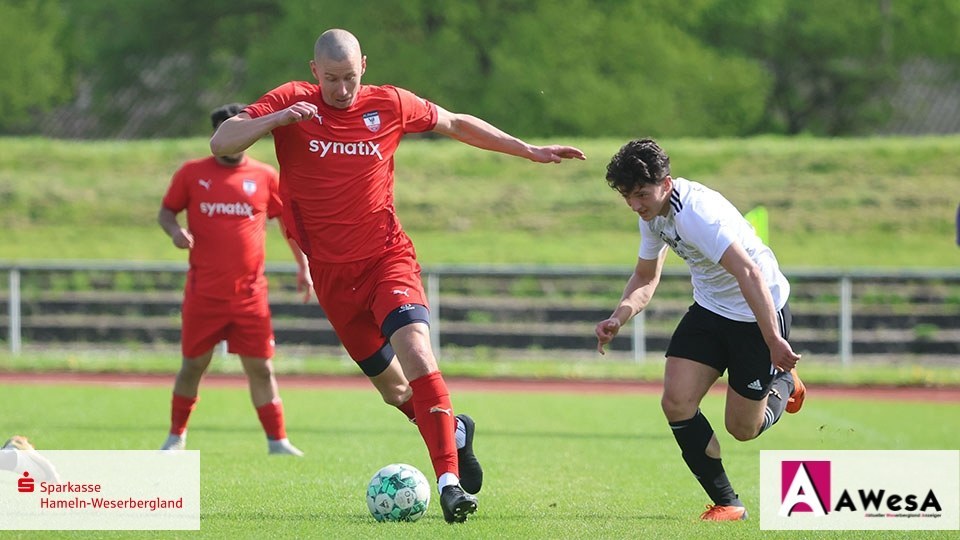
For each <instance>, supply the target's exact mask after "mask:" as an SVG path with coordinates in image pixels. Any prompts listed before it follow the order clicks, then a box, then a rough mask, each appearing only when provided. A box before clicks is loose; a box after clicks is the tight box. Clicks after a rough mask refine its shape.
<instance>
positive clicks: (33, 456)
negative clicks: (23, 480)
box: [0, 435, 60, 483]
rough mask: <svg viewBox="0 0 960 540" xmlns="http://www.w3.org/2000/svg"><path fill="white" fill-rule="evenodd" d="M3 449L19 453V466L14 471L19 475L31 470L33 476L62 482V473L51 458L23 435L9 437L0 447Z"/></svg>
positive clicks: (42, 479)
mask: <svg viewBox="0 0 960 540" xmlns="http://www.w3.org/2000/svg"><path fill="white" fill-rule="evenodd" d="M0 449H2V450H13V451H15V452H16V454H17V466H16V467H15V468H14V470H13V472H15V473H17V474H18V475H20V474H23V473H24V472H29V473H30V474H31V475H33V477H34V478H35V479H37V480H40V481H47V482H53V483H59V482H60V475H59V474H57V469H56V467H54V466H53V463H50V460H48V459H47V458H45V457H43V456H41V455H40V452H37V449H36V448H34V447H33V445H32V444H30V441H28V440H27V438H26V437H24V436H22V435H14V436H13V437H10V438H9V439H7V442H5V443H3V446H2V447H0Z"/></svg>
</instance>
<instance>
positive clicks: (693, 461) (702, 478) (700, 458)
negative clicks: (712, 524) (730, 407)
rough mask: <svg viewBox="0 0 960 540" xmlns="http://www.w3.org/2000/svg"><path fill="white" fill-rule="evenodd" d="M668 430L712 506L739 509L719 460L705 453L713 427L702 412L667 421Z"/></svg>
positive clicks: (737, 499) (740, 504) (739, 503)
mask: <svg viewBox="0 0 960 540" xmlns="http://www.w3.org/2000/svg"><path fill="white" fill-rule="evenodd" d="M670 429H671V430H672V431H673V436H674V437H675V438H676V439H677V444H679V445H680V450H681V451H682V452H683V460H684V461H685V462H686V463H687V467H689V468H690V472H692V473H693V476H694V477H696V479H697V481H698V482H700V485H701V486H703V490H704V491H706V492H707V495H709V496H710V499H711V500H713V504H716V505H720V506H743V503H741V502H740V499H739V497H737V494H736V493H734V491H733V486H731V485H730V480H729V479H727V473H726V472H725V471H724V470H723V462H722V460H720V459H715V458H712V457H710V456H708V455H707V454H706V449H707V444H708V443H709V442H710V438H711V437H713V428H712V427H710V422H708V421H707V418H706V417H705V416H703V413H701V412H700V411H699V410H697V414H696V415H694V417H693V418H691V419H689V420H683V421H680V422H670Z"/></svg>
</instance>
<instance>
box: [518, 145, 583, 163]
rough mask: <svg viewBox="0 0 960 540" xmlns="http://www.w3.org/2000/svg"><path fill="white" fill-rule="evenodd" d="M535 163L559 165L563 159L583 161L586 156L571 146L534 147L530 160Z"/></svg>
mask: <svg viewBox="0 0 960 540" xmlns="http://www.w3.org/2000/svg"><path fill="white" fill-rule="evenodd" d="M530 159H531V160H533V161H536V162H537V163H560V162H561V161H563V160H565V159H579V160H581V161H582V160H585V159H587V156H586V155H584V153H583V152H582V151H581V150H580V149H579V148H574V147H572V146H560V145H557V144H554V145H550V146H535V147H534V148H533V157H531V158H530Z"/></svg>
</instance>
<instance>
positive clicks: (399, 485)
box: [367, 463, 430, 521]
mask: <svg viewBox="0 0 960 540" xmlns="http://www.w3.org/2000/svg"><path fill="white" fill-rule="evenodd" d="M429 504H430V483H429V482H427V478H426V477H425V476H424V475H423V473H422V472H420V471H419V469H417V468H416V467H414V466H412V465H407V464H405V463H394V464H392V465H387V466H386V467H384V468H382V469H380V470H379V471H377V474H375V475H373V478H371V479H370V483H369V484H368V485H367V508H369V509H370V513H371V514H373V517H374V518H376V520H377V521H416V520H418V519H420V518H421V517H423V514H425V513H426V511H427V506H429Z"/></svg>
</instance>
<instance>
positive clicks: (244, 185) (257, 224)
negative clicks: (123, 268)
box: [163, 157, 282, 298]
mask: <svg viewBox="0 0 960 540" xmlns="http://www.w3.org/2000/svg"><path fill="white" fill-rule="evenodd" d="M163 206H164V208H166V209H167V210H170V211H171V212H174V213H179V212H181V211H183V210H186V211H187V228H188V229H189V230H190V233H191V234H192V235H193V248H192V249H191V250H190V271H189V273H188V274H187V291H188V292H192V293H195V294H199V295H201V296H207V297H213V298H232V297H234V296H236V295H238V294H240V295H250V294H253V293H257V292H266V289H267V279H266V277H265V276H264V275H263V267H264V259H265V257H266V254H265V248H264V243H265V238H266V222H267V218H268V217H269V218H273V217H277V216H279V215H280V213H281V211H282V208H281V203H280V197H279V189H278V179H277V171H276V169H274V168H273V167H271V166H270V165H267V164H265V163H261V162H259V161H257V160H255V159H251V158H249V157H244V158H243V160H242V161H241V162H240V164H239V165H237V166H235V167H230V166H227V165H222V164H220V163H219V162H218V161H217V160H216V158H214V157H208V158H204V159H196V160H192V161H188V162H186V163H185V164H183V166H181V167H180V169H179V170H177V172H176V173H175V174H174V175H173V180H172V181H171V182H170V187H169V189H167V194H166V195H165V196H164V198H163Z"/></svg>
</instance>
